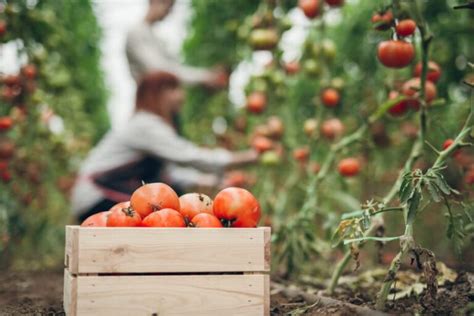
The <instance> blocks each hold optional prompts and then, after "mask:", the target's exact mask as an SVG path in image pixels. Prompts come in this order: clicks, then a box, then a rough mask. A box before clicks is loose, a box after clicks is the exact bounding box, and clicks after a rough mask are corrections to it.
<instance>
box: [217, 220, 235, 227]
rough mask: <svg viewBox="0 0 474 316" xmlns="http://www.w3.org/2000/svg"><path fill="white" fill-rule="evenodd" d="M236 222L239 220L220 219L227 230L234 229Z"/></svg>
mask: <svg viewBox="0 0 474 316" xmlns="http://www.w3.org/2000/svg"><path fill="white" fill-rule="evenodd" d="M236 220H237V218H232V219H227V218H221V219H220V221H221V223H222V226H224V227H226V228H228V227H232V225H234V223H235V221H236Z"/></svg>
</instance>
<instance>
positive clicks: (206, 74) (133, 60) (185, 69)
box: [126, 29, 219, 84]
mask: <svg viewBox="0 0 474 316" xmlns="http://www.w3.org/2000/svg"><path fill="white" fill-rule="evenodd" d="M147 31H148V30H146V29H136V30H133V31H131V32H130V33H129V34H128V37H127V44H126V52H127V58H128V61H129V63H130V68H131V69H132V72H135V73H134V74H133V75H134V77H135V80H139V77H140V74H138V73H141V75H143V74H145V73H148V72H150V71H153V70H161V71H167V72H170V73H172V74H174V75H175V76H176V77H178V78H179V79H180V81H182V82H183V83H185V84H211V83H212V82H213V81H216V80H217V76H219V75H218V73H217V72H215V71H210V70H208V69H204V68H197V67H191V66H186V65H182V64H180V63H179V62H177V61H176V60H175V59H173V58H170V57H169V56H168V54H167V52H166V51H165V48H164V47H162V48H161V50H160V46H161V45H159V44H157V43H153V41H157V39H155V38H154V37H151V36H146V34H144V32H147Z"/></svg>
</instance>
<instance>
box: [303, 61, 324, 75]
mask: <svg viewBox="0 0 474 316" xmlns="http://www.w3.org/2000/svg"><path fill="white" fill-rule="evenodd" d="M303 69H304V71H305V72H306V73H308V74H310V75H314V76H318V75H320V74H321V66H320V65H319V63H318V62H317V61H316V60H314V59H307V60H305V61H304V63H303Z"/></svg>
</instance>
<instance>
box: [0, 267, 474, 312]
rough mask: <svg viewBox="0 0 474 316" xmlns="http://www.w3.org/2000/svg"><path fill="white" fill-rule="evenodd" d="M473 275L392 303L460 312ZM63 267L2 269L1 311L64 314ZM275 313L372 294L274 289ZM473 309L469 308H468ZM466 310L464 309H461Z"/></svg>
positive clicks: (316, 308) (327, 307)
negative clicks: (432, 293) (430, 296)
mask: <svg viewBox="0 0 474 316" xmlns="http://www.w3.org/2000/svg"><path fill="white" fill-rule="evenodd" d="M472 279H473V277H472V275H470V274H469V275H468V274H460V277H458V279H457V280H456V282H453V283H450V284H447V285H446V286H444V287H442V288H440V291H439V296H438V299H437V300H436V302H434V303H432V304H433V305H432V306H429V307H428V308H429V309H428V310H427V309H426V307H423V306H422V305H420V303H419V301H418V300H416V299H414V298H407V299H402V300H399V301H397V302H396V303H394V304H393V306H391V312H392V313H393V314H396V315H401V314H404V315H411V314H413V312H414V311H418V312H422V313H427V314H432V315H451V314H456V315H459V311H460V310H462V309H463V308H465V307H466V306H468V304H473V302H474V297H473V291H472V286H471V284H472ZM62 286H63V274H62V271H41V272H9V271H2V272H1V273H0V315H64V311H63V308H62V291H63V289H62ZM273 293H274V294H273V295H272V297H271V304H272V306H271V315H272V316H273V315H355V314H356V313H354V311H353V310H352V309H351V308H350V307H348V306H347V305H344V304H343V303H342V301H345V302H348V303H351V304H354V305H359V306H367V307H372V306H371V303H370V302H369V300H368V295H364V294H355V293H350V290H349V289H345V290H343V291H342V292H340V293H339V294H338V295H337V298H338V299H340V300H341V302H340V303H336V304H321V302H308V301H305V300H304V299H303V298H302V297H301V296H298V295H293V296H291V295H290V296H288V295H285V293H283V292H281V291H280V292H278V291H273ZM467 313H469V312H467ZM461 314H464V312H461Z"/></svg>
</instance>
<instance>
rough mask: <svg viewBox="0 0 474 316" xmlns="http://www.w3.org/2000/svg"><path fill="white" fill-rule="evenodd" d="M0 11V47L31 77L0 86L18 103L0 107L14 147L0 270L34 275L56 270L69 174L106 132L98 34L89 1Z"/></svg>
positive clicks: (2, 4)
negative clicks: (12, 50)
mask: <svg viewBox="0 0 474 316" xmlns="http://www.w3.org/2000/svg"><path fill="white" fill-rule="evenodd" d="M0 8H1V9H0V12H1V13H0V20H2V21H4V22H5V23H6V32H5V34H4V35H3V36H1V37H0V41H1V42H2V43H10V45H15V46H16V48H17V52H18V58H19V60H20V62H21V63H22V64H27V65H30V66H32V67H33V68H34V69H35V73H36V74H35V75H34V76H33V77H34V78H32V79H31V80H30V79H24V77H25V75H24V74H23V70H22V71H20V72H19V73H18V74H13V75H11V76H10V77H15V76H16V77H19V78H20V80H21V81H22V82H21V83H20V84H18V85H17V86H8V85H6V84H4V85H2V91H3V93H5V91H7V92H8V91H10V90H9V89H17V90H18V93H19V95H17V96H16V97H14V98H13V99H7V98H5V97H4V98H3V99H2V100H0V116H10V117H12V118H13V126H12V128H11V129H10V130H8V131H6V132H0V142H2V144H6V143H8V144H13V145H14V150H13V153H12V155H13V156H12V157H11V158H9V159H8V160H4V162H6V163H7V167H6V170H4V171H2V175H3V176H2V179H3V181H2V182H1V183H0V235H1V240H0V252H1V258H2V262H1V263H2V265H7V264H13V265H14V266H15V267H17V268H26V269H35V268H39V267H44V266H49V265H57V264H58V262H60V261H59V260H60V258H61V256H62V253H63V243H64V241H63V238H64V228H63V227H64V224H65V223H66V222H67V221H68V218H69V203H68V192H69V189H70V187H71V185H72V182H73V180H74V173H75V170H76V169H77V167H78V162H79V160H80V159H81V157H83V155H84V154H85V153H87V151H88V150H89V148H90V146H91V145H92V144H93V143H94V142H95V141H97V140H98V139H99V138H100V137H101V136H102V135H103V134H104V133H105V131H106V130H107V129H108V128H109V123H108V117H107V113H106V106H105V104H106V100H107V91H106V88H105V83H104V76H103V73H102V69H101V67H100V56H101V53H100V49H99V41H100V39H101V32H100V29H99V26H98V24H97V21H96V17H95V15H94V12H93V8H92V5H91V3H90V1H88V0H78V1H53V0H52V1H49V0H41V1H23V0H8V1H0ZM12 43H13V44H12ZM4 77H5V76H4ZM25 80H26V81H25ZM3 95H4V94H3ZM4 96H5V95H4ZM2 158H4V157H2Z"/></svg>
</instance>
